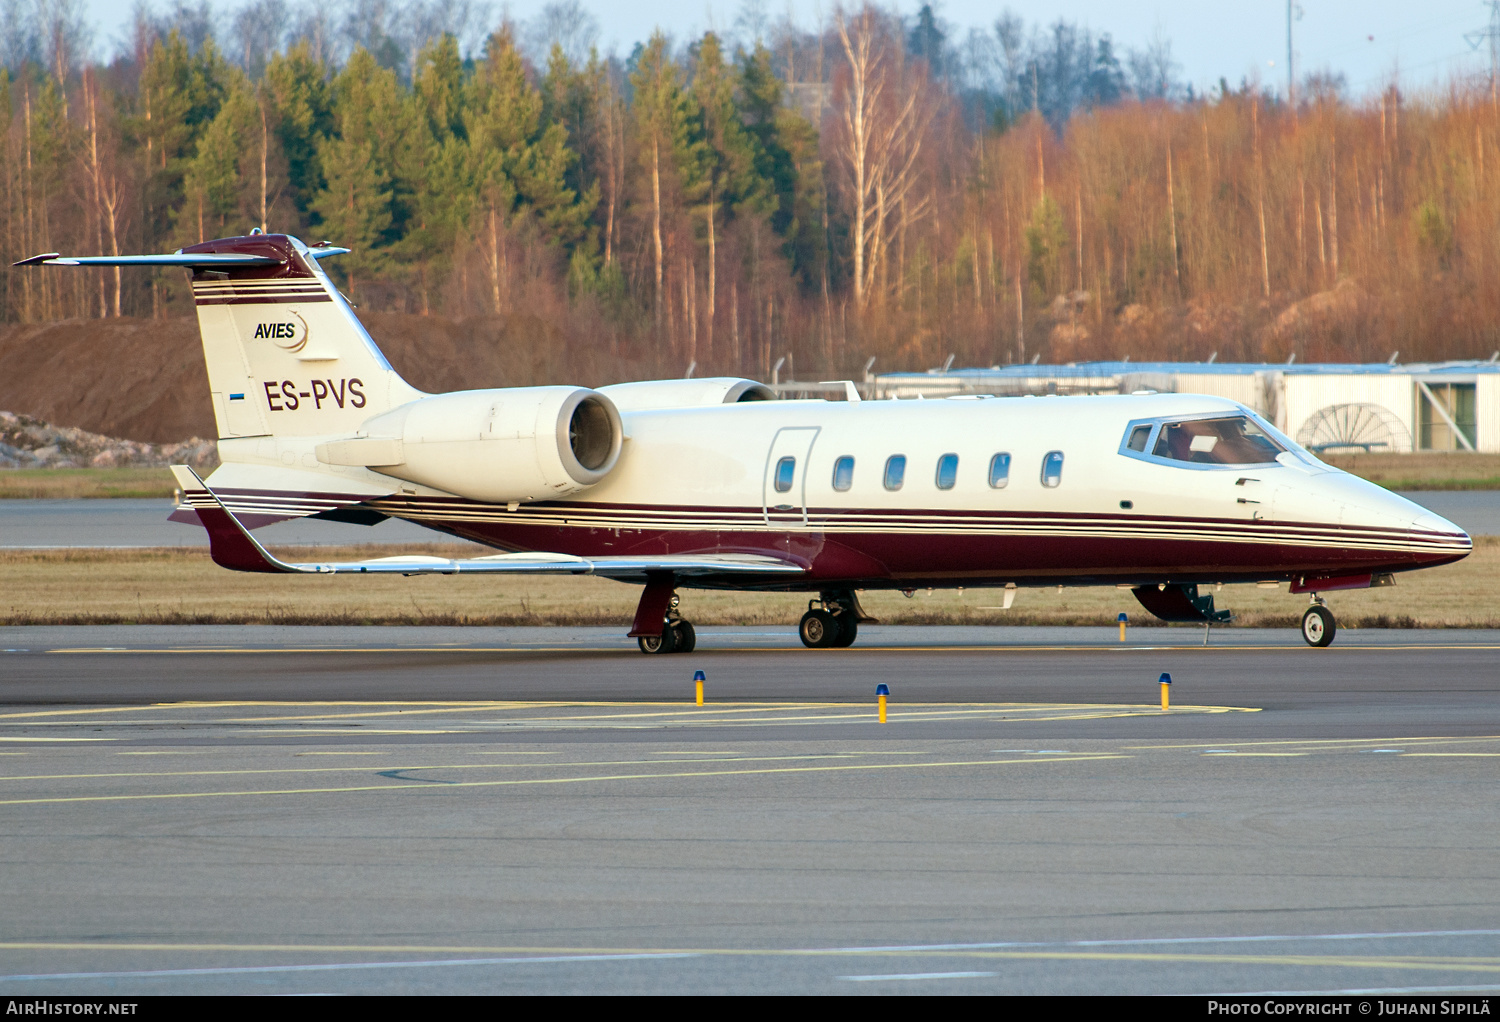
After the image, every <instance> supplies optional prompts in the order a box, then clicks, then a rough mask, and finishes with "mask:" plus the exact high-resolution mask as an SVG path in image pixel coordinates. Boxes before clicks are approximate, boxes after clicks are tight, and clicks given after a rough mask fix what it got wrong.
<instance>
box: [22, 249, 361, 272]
mask: <svg viewBox="0 0 1500 1022" xmlns="http://www.w3.org/2000/svg"><path fill="white" fill-rule="evenodd" d="M348 253H349V249H347V248H339V247H338V246H337V245H327V244H324V245H318V246H317V247H315V248H309V249H307V254H308V255H309V256H311V257H312V258H313V259H327V258H328V257H329V256H336V255H347V254H348ZM284 262H285V260H283V259H276V258H274V257H272V256H267V255H254V254H252V253H249V252H183V251H181V250H179V251H177V252H163V253H160V254H158V255H107V256H104V255H101V256H65V255H63V254H62V253H60V252H43V253H42V254H41V255H34V256H31V257H30V258H29V259H21V260H19V261H17V262H14V263H11V265H12V266H182V267H185V268H186V269H189V270H229V269H234V268H236V267H252V266H280V265H282V263H284Z"/></svg>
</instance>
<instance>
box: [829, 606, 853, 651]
mask: <svg viewBox="0 0 1500 1022" xmlns="http://www.w3.org/2000/svg"><path fill="white" fill-rule="evenodd" d="M833 620H834V621H835V622H837V624H838V626H839V636H838V638H837V639H834V640H833V645H834V648H835V649H846V648H847V647H849V646H852V645H854V640H855V639H856V638H857V637H858V636H859V618H857V617H855V616H854V615H853V614H852V613H850V612H849V611H847V610H846V611H844V613H842V614H838V615H835V617H834V619H833Z"/></svg>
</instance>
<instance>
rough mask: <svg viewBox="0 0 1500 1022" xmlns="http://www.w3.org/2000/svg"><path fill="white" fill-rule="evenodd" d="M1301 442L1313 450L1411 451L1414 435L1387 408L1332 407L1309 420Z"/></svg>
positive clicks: (1363, 404) (1300, 435)
mask: <svg viewBox="0 0 1500 1022" xmlns="http://www.w3.org/2000/svg"><path fill="white" fill-rule="evenodd" d="M1297 442H1298V443H1299V444H1301V445H1302V446H1303V447H1306V448H1307V449H1308V450H1309V451H1316V452H1319V453H1321V452H1323V451H1331V452H1340V451H1365V452H1367V453H1381V452H1392V451H1399V452H1409V451H1410V450H1411V434H1410V433H1409V432H1408V431H1407V429H1406V427H1405V426H1404V425H1402V424H1401V420H1400V419H1398V418H1396V416H1395V415H1394V414H1393V413H1392V412H1391V410H1390V409H1389V408H1386V407H1385V406H1384V405H1377V404H1370V403H1368V402H1358V403H1355V404H1347V405H1329V406H1328V407H1326V408H1320V409H1318V410H1317V411H1316V412H1314V413H1313V414H1312V415H1309V416H1308V417H1307V421H1306V422H1304V423H1303V424H1302V428H1301V429H1299V430H1297Z"/></svg>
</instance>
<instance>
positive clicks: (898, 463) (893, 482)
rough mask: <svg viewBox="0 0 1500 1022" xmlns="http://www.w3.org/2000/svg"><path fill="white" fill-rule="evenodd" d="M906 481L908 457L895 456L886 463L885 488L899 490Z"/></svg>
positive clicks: (902, 455)
mask: <svg viewBox="0 0 1500 1022" xmlns="http://www.w3.org/2000/svg"><path fill="white" fill-rule="evenodd" d="M905 481H906V455H904V454H893V455H891V456H890V457H889V458H887V459H886V462H885V488H886V489H887V490H899V489H901V484H902V483H903V482H905Z"/></svg>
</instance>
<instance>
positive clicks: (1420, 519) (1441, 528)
mask: <svg viewBox="0 0 1500 1022" xmlns="http://www.w3.org/2000/svg"><path fill="white" fill-rule="evenodd" d="M1411 531H1412V532H1426V533H1436V534H1437V535H1439V536H1443V537H1445V538H1450V537H1451V538H1453V539H1464V540H1467V541H1468V542H1470V543H1472V542H1473V540H1472V539H1470V537H1469V534H1468V533H1467V532H1465V531H1464V530H1463V529H1461V528H1459V527H1458V526H1457V525H1454V524H1453V523H1452V522H1450V521H1448V519H1446V518H1444V517H1443V516H1442V515H1439V514H1434V513H1433V512H1431V511H1424V512H1423V513H1422V514H1419V515H1418V516H1417V517H1416V518H1415V519H1414V520H1413V521H1412V523H1411Z"/></svg>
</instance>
